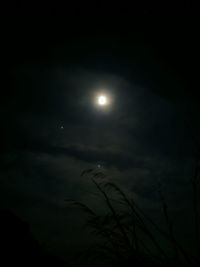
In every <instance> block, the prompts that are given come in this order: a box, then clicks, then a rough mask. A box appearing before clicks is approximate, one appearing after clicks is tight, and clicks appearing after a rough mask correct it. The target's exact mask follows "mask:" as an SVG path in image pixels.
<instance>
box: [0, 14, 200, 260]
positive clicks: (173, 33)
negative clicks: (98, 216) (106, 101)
mask: <svg viewBox="0 0 200 267" xmlns="http://www.w3.org/2000/svg"><path fill="white" fill-rule="evenodd" d="M134 14H135V13H134ZM93 15H94V16H87V15H85V16H83V15H82V16H80V14H79V15H78V14H76V15H74V16H72V17H70V16H69V15H68V18H67V19H66V18H64V17H62V18H57V17H50V16H48V17H45V16H43V17H42V19H41V17H40V18H38V19H37V18H36V19H33V17H31V18H30V17H29V16H26V17H25V16H18V17H17V16H16V17H14V16H13V17H12V20H11V19H8V18H7V19H5V20H4V22H3V24H2V25H3V31H2V38H1V44H2V48H1V54H2V61H1V65H2V69H3V70H2V79H1V96H0V118H1V131H0V158H1V160H0V197H1V201H0V203H1V204H0V207H1V208H2V209H9V210H12V211H13V212H14V213H15V214H17V215H18V216H19V217H21V218H23V219H24V220H25V221H27V222H28V223H29V224H30V227H31V229H32V231H33V233H34V235H35V236H36V238H37V239H38V240H39V241H40V242H41V244H43V246H44V247H45V248H47V249H48V250H50V251H52V252H53V253H55V254H57V255H59V256H61V257H63V258H66V259H67V260H68V259H69V257H70V253H72V254H73V253H74V251H76V249H77V248H79V247H83V246H84V245H85V242H88V240H87V236H85V235H84V233H83V231H82V228H81V227H80V225H79V223H80V221H83V220H84V219H83V218H82V215H81V214H77V213H75V212H73V211H71V210H70V211H67V209H66V204H65V201H64V200H65V199H66V198H73V199H77V200H80V201H85V202H86V203H92V205H94V207H96V208H97V209H101V208H102V207H99V202H98V200H97V201H96V200H94V199H93V196H92V187H91V185H90V182H89V181H88V180H87V179H85V178H83V177H81V176H80V174H81V173H82V171H83V170H84V169H89V168H94V169H97V170H98V168H100V169H101V171H103V172H104V173H106V175H108V176H109V177H110V179H111V180H112V181H114V182H116V183H117V184H119V185H121V186H122V188H124V190H125V191H126V192H128V193H131V194H134V196H135V198H136V199H137V201H138V202H139V203H140V205H141V206H143V207H144V208H145V209H147V210H150V211H151V212H152V214H153V216H155V218H156V219H157V220H158V221H161V220H162V219H160V218H159V216H158V215H156V214H157V209H158V208H159V203H158V194H157V189H158V187H160V186H161V187H162V189H163V191H164V193H165V194H166V195H167V198H168V201H169V205H170V204H171V207H172V214H173V216H174V218H175V219H177V220H185V225H187V223H189V222H187V220H186V219H185V217H187V215H186V214H187V212H186V211H188V210H190V206H189V204H187V203H186V199H187V198H188V199H190V193H191V192H190V185H189V181H190V177H191V176H192V175H193V167H194V159H195V157H196V154H197V153H198V151H199V150H198V146H199V141H200V140H199V134H200V128H199V97H198V91H199V81H198V76H199V75H198V71H197V69H198V68H197V66H198V63H199V59H198V53H199V43H198V41H197V39H198V32H197V30H196V25H197V23H196V21H195V19H194V18H192V17H191V16H190V14H188V15H187V16H183V15H179V14H176V16H174V17H173V18H172V17H171V18H168V16H167V15H166V16H157V17H156V16H154V15H151V12H149V11H148V9H147V10H144V12H142V13H141V14H140V15H139V14H138V16H136V15H134V18H133V16H131V12H128V13H126V12H121V13H120V12H118V13H117V14H115V16H113V17H112V16H111V15H110V16H105V17H104V16H103V15H101V14H95V13H94V14H93ZM101 88H105V89H106V90H107V91H108V93H109V94H111V96H112V97H113V103H112V105H111V107H110V109H108V111H107V112H104V111H103V112H102V111H101V110H99V109H98V108H97V107H95V105H94V97H93V94H96V93H98V92H99V90H100V89H101ZM181 199H183V201H180V200H181ZM174 203H176V205H174ZM184 210H185V213H184V212H183V214H182V215H181V216H182V217H181V216H179V213H180V211H184ZM191 216H192V215H191ZM81 223H82V222H81ZM185 236H186V238H185V240H186V241H185V242H186V243H188V242H192V241H191V240H190V234H189V233H188V232H187V231H186V233H185ZM86 240H87V241H86Z"/></svg>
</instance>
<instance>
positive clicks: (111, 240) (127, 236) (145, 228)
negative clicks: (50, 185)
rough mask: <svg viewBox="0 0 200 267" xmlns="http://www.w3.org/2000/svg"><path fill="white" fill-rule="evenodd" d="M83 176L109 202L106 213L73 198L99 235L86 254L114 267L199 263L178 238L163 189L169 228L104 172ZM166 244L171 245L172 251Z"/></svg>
mask: <svg viewBox="0 0 200 267" xmlns="http://www.w3.org/2000/svg"><path fill="white" fill-rule="evenodd" d="M198 170H199V169H198ZM196 172H197V173H198V171H196ZM197 173H195V179H194V181H193V190H194V191H193V196H194V199H193V205H194V214H195V236H196V235H197V236H196V248H197V251H198V249H199V218H198V207H197V186H196V183H197V177H198V174H197ZM81 175H82V176H85V175H87V177H88V178H90V179H91V182H92V183H93V184H94V186H95V187H96V189H97V192H99V194H100V196H101V198H102V200H103V201H104V202H105V205H106V211H105V214H97V213H96V212H95V211H94V210H92V209H91V208H90V207H88V206H87V205H85V204H83V203H80V202H76V201H70V203H71V204H73V205H75V206H76V207H79V208H80V209H81V210H82V211H83V212H84V213H86V214H87V216H88V217H87V227H88V228H89V229H90V231H91V232H92V233H93V234H94V235H96V236H97V238H96V240H97V241H96V243H95V244H94V245H93V246H92V247H91V248H90V249H89V250H87V253H85V256H86V255H87V256H88V258H90V259H91V258H92V259H93V260H95V259H96V260H98V261H99V260H101V259H104V260H107V261H110V262H111V263H112V264H113V265H115V266H119V265H122V264H123V265H124V266H135V267H137V266H140V267H141V266H148V267H150V266H199V263H200V262H199V260H198V256H196V257H194V256H192V255H190V253H189V252H187V250H186V249H185V248H184V247H183V245H182V244H181V243H180V242H179V241H178V240H177V238H176V235H175V232H174V228H173V223H172V221H171V218H170V215H169V208H168V205H167V203H166V200H165V198H164V196H163V193H162V192H160V199H161V204H162V211H163V214H164V218H165V222H166V230H163V229H161V228H160V227H159V225H158V224H157V223H156V222H154V221H153V220H152V219H151V218H150V217H149V216H148V215H147V214H146V213H145V212H144V211H143V210H142V209H141V208H140V207H139V205H138V204H137V203H136V202H135V200H134V199H133V198H132V197H129V196H127V194H125V193H124V192H123V190H122V189H121V188H120V187H118V186H117V185H116V184H114V183H111V182H108V181H107V180H106V179H104V178H105V175H104V174H103V173H101V172H98V173H97V172H95V171H93V170H92V169H89V170H85V171H83V173H82V174H81ZM68 202H69V201H68ZM161 240H162V241H161ZM167 247H170V248H171V251H172V253H169V250H168V249H167ZM196 255H198V254H196Z"/></svg>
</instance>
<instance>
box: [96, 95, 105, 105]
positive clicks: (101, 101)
mask: <svg viewBox="0 0 200 267" xmlns="http://www.w3.org/2000/svg"><path fill="white" fill-rule="evenodd" d="M98 104H99V105H100V106H104V105H106V104H107V97H106V96H104V95H101V96H99V97H98Z"/></svg>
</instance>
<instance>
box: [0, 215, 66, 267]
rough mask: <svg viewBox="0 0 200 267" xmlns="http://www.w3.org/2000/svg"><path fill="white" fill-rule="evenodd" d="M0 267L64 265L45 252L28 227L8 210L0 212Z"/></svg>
mask: <svg viewBox="0 0 200 267" xmlns="http://www.w3.org/2000/svg"><path fill="white" fill-rule="evenodd" d="M0 242H1V244H0V247H1V250H0V266H14V265H18V266H38V265H39V266H40V265H41V266H58V267H64V266H65V267H66V264H65V263H64V262H63V261H61V260H60V259H58V258H57V257H55V256H52V255H50V254H49V253H47V252H45V251H44V250H43V249H42V247H41V246H40V244H39V243H38V242H37V240H36V239H34V237H33V236H32V233H31V231H30V228H29V225H28V224H27V223H26V222H24V221H22V220H21V219H19V218H18V217H17V216H16V215H15V214H13V213H12V212H11V211H8V210H1V211H0Z"/></svg>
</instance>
